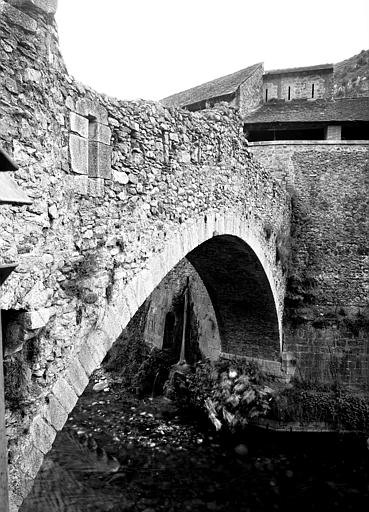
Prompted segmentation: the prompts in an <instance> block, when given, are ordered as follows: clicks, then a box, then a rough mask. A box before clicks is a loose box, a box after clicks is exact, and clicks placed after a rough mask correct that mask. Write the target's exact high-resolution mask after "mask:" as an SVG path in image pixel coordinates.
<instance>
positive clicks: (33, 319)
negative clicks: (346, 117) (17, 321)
mask: <svg viewBox="0 0 369 512" xmlns="http://www.w3.org/2000/svg"><path fill="white" fill-rule="evenodd" d="M52 313H53V310H52V308H42V309H38V310H37V311H27V312H26V313H24V316H23V319H24V326H25V328H26V329H30V330H35V329H41V328H42V327H45V325H46V324H47V322H48V321H49V320H50V316H51V314H52Z"/></svg>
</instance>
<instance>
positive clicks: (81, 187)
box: [71, 175, 88, 195]
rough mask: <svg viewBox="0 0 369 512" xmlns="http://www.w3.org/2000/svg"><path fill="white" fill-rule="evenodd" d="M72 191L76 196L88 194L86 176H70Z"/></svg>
mask: <svg viewBox="0 0 369 512" xmlns="http://www.w3.org/2000/svg"><path fill="white" fill-rule="evenodd" d="M71 180H73V181H72V183H71V185H72V190H73V191H74V192H75V193H76V194H81V195H87V194H88V176H82V175H81V176H71Z"/></svg>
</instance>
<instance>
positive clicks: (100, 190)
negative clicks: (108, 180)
mask: <svg viewBox="0 0 369 512" xmlns="http://www.w3.org/2000/svg"><path fill="white" fill-rule="evenodd" d="M104 193H105V186H104V180H103V179H102V178H89V180H88V194H89V196H90V197H104Z"/></svg>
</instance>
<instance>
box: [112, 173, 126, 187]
mask: <svg viewBox="0 0 369 512" xmlns="http://www.w3.org/2000/svg"><path fill="white" fill-rule="evenodd" d="M112 178H113V181H117V182H118V183H120V184H121V185H127V183H128V181H129V178H128V175H127V173H125V172H121V171H113V176H112Z"/></svg>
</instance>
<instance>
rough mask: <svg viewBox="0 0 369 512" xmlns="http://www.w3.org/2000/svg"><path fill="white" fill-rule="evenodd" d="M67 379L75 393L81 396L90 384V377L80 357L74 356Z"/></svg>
mask: <svg viewBox="0 0 369 512" xmlns="http://www.w3.org/2000/svg"><path fill="white" fill-rule="evenodd" d="M66 379H67V381H68V382H69V384H71V386H72V388H73V389H74V391H75V393H76V394H77V395H78V396H80V395H81V394H82V393H83V391H84V389H85V387H86V386H87V384H88V377H87V375H86V372H85V370H84V368H83V366H82V365H81V363H80V362H79V360H78V358H74V359H73V361H72V363H71V364H70V365H69V367H68V370H67V372H66Z"/></svg>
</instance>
